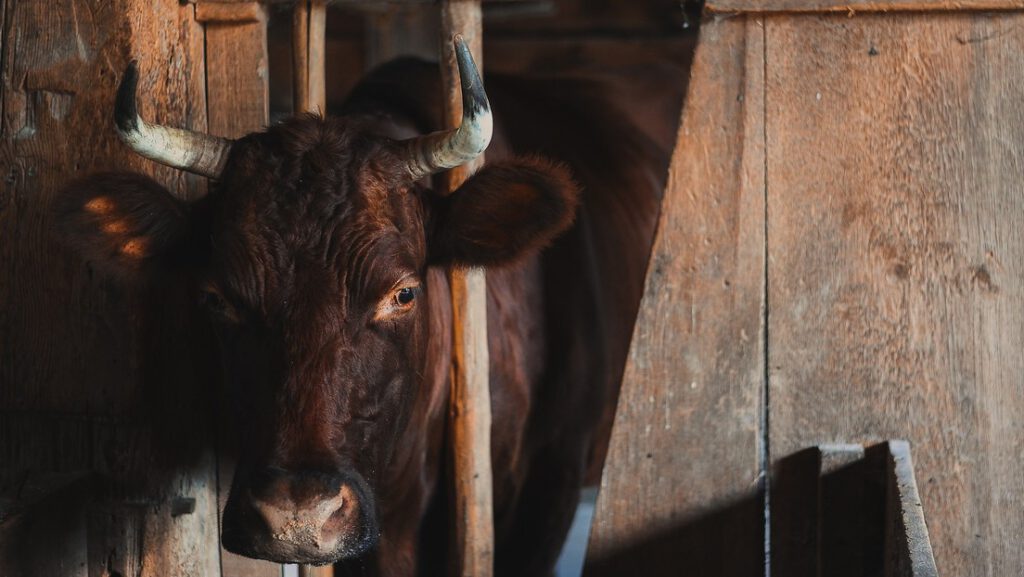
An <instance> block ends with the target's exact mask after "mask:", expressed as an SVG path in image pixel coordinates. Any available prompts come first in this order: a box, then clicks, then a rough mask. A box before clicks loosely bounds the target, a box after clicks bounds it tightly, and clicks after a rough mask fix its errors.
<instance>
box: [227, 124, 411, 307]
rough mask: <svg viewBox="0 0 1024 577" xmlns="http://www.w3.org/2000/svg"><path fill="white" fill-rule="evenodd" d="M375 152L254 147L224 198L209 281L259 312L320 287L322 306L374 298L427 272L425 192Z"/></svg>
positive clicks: (276, 145) (229, 180)
mask: <svg viewBox="0 0 1024 577" xmlns="http://www.w3.org/2000/svg"><path fill="white" fill-rule="evenodd" d="M285 144H287V143H285ZM370 144H371V145H370V146H363V148H361V149H355V150H352V149H345V148H343V147H340V146H338V143H337V142H334V143H333V144H330V145H329V146H327V147H326V149H325V150H307V151H305V152H304V153H303V154H297V155H291V156H286V157H283V158H282V155H281V151H282V150H287V149H288V147H287V146H282V145H281V144H280V143H275V142H269V143H268V142H258V143H256V145H254V146H253V150H252V151H251V152H250V153H249V154H248V155H247V156H246V157H243V158H242V159H241V160H242V161H243V162H239V163H238V166H235V167H232V168H234V169H235V170H236V171H241V172H238V173H237V174H232V175H230V176H229V177H228V178H226V179H225V181H224V182H223V184H222V189H221V194H220V195H218V196H219V197H220V198H219V199H218V203H219V205H220V207H219V210H217V211H216V214H215V216H214V218H213V222H212V223H211V224H212V226H213V227H214V234H213V258H212V262H211V264H212V271H211V272H212V276H214V277H220V279H221V282H222V283H226V284H228V285H230V288H231V289H232V292H236V293H238V294H240V295H241V296H242V297H243V298H244V299H245V300H248V301H250V303H251V304H252V305H254V306H255V305H257V304H260V303H264V304H265V302H266V301H268V300H275V299H277V300H281V299H284V298H286V297H287V294H288V293H291V292H294V291H297V290H301V289H304V288H305V285H308V284H311V283H313V282H316V283H318V284H321V285H322V286H323V287H324V292H323V293H322V294H323V296H324V299H325V300H330V299H331V298H336V297H338V296H343V295H345V294H346V293H348V292H352V291H355V292H366V293H367V294H373V293H374V292H375V291H380V290H384V289H386V288H387V287H388V285H389V283H394V282H395V281H396V278H393V277H399V276H401V275H403V274H407V271H410V270H412V271H416V270H418V269H419V268H421V267H422V263H423V261H424V260H425V246H424V245H425V242H424V230H423V215H422V205H421V203H420V201H419V198H418V196H417V195H418V193H417V192H416V191H412V190H410V185H409V183H404V182H401V180H400V179H399V178H396V177H395V176H394V175H392V174H390V170H389V169H390V166H389V160H390V159H388V158H387V157H386V156H382V155H383V154H385V153H382V152H380V151H379V147H377V148H375V147H374V146H372V144H374V143H372V142H371V143H370ZM300 150H301V149H300ZM254 160H263V161H265V162H262V163H261V162H255V163H254V162H252V161H254ZM275 163H277V164H275ZM246 168H248V169H249V170H248V171H247V172H246V171H244V169H246ZM381 287H383V288H381ZM261 308H262V306H261Z"/></svg>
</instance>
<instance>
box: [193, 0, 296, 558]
mask: <svg viewBox="0 0 1024 577" xmlns="http://www.w3.org/2000/svg"><path fill="white" fill-rule="evenodd" d="M216 6H218V5H217V4H212V5H210V7H216ZM221 6H224V5H221ZM230 6H235V7H246V9H247V10H249V11H251V12H252V14H253V16H252V18H249V19H244V20H238V19H234V20H216V19H212V20H209V21H207V23H206V26H205V29H206V75H207V80H206V85H207V110H208V113H209V131H210V133H212V134H216V135H218V136H225V137H228V138H237V137H239V136H243V135H245V134H248V133H250V132H256V131H258V130H262V129H263V128H264V127H266V125H267V123H268V122H269V113H268V110H269V97H268V94H267V92H268V81H269V75H268V64H267V26H266V21H267V15H266V12H265V9H264V7H263V6H261V5H260V4H258V3H256V2H247V3H238V4H234V5H230ZM202 7H203V4H198V5H197V7H196V8H197V11H198V9H199V8H202ZM221 421H222V422H226V421H227V419H223V418H222V419H221ZM222 433H225V434H222V436H221V445H220V446H221V453H220V454H219V461H218V485H219V487H218V489H219V495H218V497H219V504H220V507H219V509H220V510H223V508H224V504H225V503H226V502H227V498H228V493H229V492H230V488H231V480H232V476H233V474H234V464H233V458H232V453H234V452H235V451H234V449H233V447H232V446H231V443H232V442H233V441H234V439H233V437H231V435H230V434H227V431H222ZM220 558H221V575H222V577H279V576H280V575H281V566H280V565H279V564H277V563H270V562H267V561H257V560H254V559H248V558H246V557H242V556H240V555H236V554H234V553H231V552H230V551H227V550H225V549H221V550H220Z"/></svg>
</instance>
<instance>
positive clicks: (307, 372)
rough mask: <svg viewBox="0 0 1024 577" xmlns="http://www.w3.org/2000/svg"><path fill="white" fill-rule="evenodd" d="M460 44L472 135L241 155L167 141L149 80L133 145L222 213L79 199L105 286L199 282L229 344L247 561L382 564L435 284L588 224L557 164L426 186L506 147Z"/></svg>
mask: <svg viewBox="0 0 1024 577" xmlns="http://www.w3.org/2000/svg"><path fill="white" fill-rule="evenodd" d="M456 44H457V46H456V47H457V55H458V62H459V69H460V74H461V80H462V90H463V102H464V106H463V110H464V113H463V120H462V124H461V126H460V127H459V128H457V129H455V130H452V131H445V132H440V133H435V134H431V135H426V136H421V137H416V138H412V139H409V140H403V141H396V140H391V139H388V138H386V137H383V136H378V135H376V134H375V133H373V132H371V131H370V130H368V129H367V126H366V125H365V124H364V123H363V122H361V121H360V119H358V118H338V119H321V118H317V117H314V116H301V117H297V118H293V119H291V120H288V121H285V122H283V123H281V124H279V125H276V126H273V127H271V128H269V129H267V130H266V131H265V132H262V133H258V134H251V135H249V136H246V137H244V138H241V139H239V140H237V141H228V140H225V139H220V138H215V137H212V136H208V135H205V134H196V133H191V132H187V131H183V130H177V129H171V128H167V127H162V126H157V125H153V124H149V123H147V122H145V121H144V120H142V119H141V118H140V117H139V116H138V115H137V114H136V104H135V101H136V100H135V99H136V95H135V91H136V90H135V89H136V83H137V74H136V72H135V69H134V66H132V67H130V68H129V70H128V72H127V73H126V75H125V79H124V80H123V81H122V85H121V89H120V91H119V94H118V102H117V108H116V115H115V118H116V121H117V125H118V130H119V132H120V134H121V136H122V139H123V140H124V141H125V142H126V143H127V144H128V145H129V146H131V148H132V149H134V150H135V151H136V152H138V153H139V154H141V155H143V156H146V157H148V158H150V159H153V160H156V161H158V162H161V163H164V164H167V165H171V166H174V167H177V168H181V169H184V170H188V171H191V172H194V173H198V174H202V175H205V176H208V177H210V178H212V179H214V183H212V185H211V187H210V193H209V194H208V195H207V196H206V197H205V198H202V199H198V200H195V199H193V200H190V201H186V200H184V199H180V198H177V197H175V196H173V195H172V194H171V193H170V192H169V191H168V190H167V189H165V188H164V187H162V186H160V185H158V184H156V183H155V182H153V181H152V180H150V179H148V178H146V177H143V176H140V175H133V174H125V173H111V174H105V175H96V176H92V177H89V178H86V179H84V180H82V181H79V182H77V183H75V184H73V185H71V186H69V187H68V189H67V190H66V191H65V192H64V193H63V195H62V197H61V199H60V202H61V222H62V226H63V230H64V234H65V235H66V236H67V237H68V238H69V239H70V240H71V242H72V244H73V245H74V246H75V247H76V248H78V249H79V250H81V251H83V252H84V253H85V255H86V257H87V258H89V260H91V261H92V262H93V264H94V266H96V267H97V268H104V269H106V270H107V271H109V272H111V273H113V274H114V275H116V276H120V277H121V278H123V279H138V278H142V277H151V276H152V275H162V276H161V278H162V279H165V280H166V279H168V278H181V279H187V280H188V281H189V282H192V283H193V284H194V285H195V288H196V291H197V293H198V295H199V300H200V301H201V302H202V303H203V305H204V306H205V307H206V308H207V310H208V311H209V314H210V316H211V318H212V319H213V322H214V324H215V326H216V327H217V328H216V330H217V333H218V335H219V341H220V345H221V347H220V348H221V357H222V359H223V365H224V367H225V380H226V382H227V390H228V392H229V395H230V400H231V402H232V405H233V406H234V407H235V410H234V413H235V414H236V415H237V421H238V423H239V424H238V427H239V429H240V432H241V435H240V437H241V438H242V439H243V440H244V443H243V444H244V447H243V450H242V453H241V455H240V459H239V465H238V468H237V470H236V475H235V479H234V482H233V486H232V491H231V495H230V498H229V501H228V504H227V506H226V509H225V513H224V524H223V541H224V544H225V546H226V547H227V548H228V549H230V550H234V551H237V552H240V553H242V554H245V555H248V556H253V557H261V558H265V559H270V560H274V561H279V562H302V563H327V562H331V561H334V560H336V559H339V558H343V557H351V556H355V555H357V554H359V553H361V552H363V551H365V550H366V549H367V548H368V547H370V546H372V545H373V543H374V542H375V540H376V539H377V537H378V533H379V528H378V524H377V522H376V520H375V517H376V512H375V511H376V505H375V495H377V494H379V493H380V489H381V487H379V483H380V477H381V472H382V471H384V470H385V469H386V468H387V467H388V465H389V463H390V460H391V458H392V457H393V455H394V454H395V452H396V446H397V445H399V444H400V443H401V442H402V435H403V433H405V432H406V425H407V424H408V422H409V415H410V411H411V408H412V407H411V406H412V402H413V400H414V398H415V397H416V395H417V389H418V387H419V386H420V385H421V383H422V381H423V375H424V371H425V366H426V363H427V358H426V356H427V347H426V344H427V340H428V336H429V327H430V322H429V321H430V319H429V316H430V307H428V306H426V305H427V298H426V297H427V293H428V291H429V289H430V287H429V286H427V274H426V272H427V269H428V267H436V266H441V267H444V266H491V265H502V264H505V263H509V262H511V261H515V260H516V259H520V258H522V257H523V256H524V255H527V254H530V253H531V252H534V251H536V250H538V249H539V248H540V247H542V246H543V245H544V244H545V243H547V242H548V241H549V240H551V239H552V238H553V236H555V235H556V234H558V233H559V232H561V231H562V230H564V229H565V228H566V227H567V226H568V225H569V223H570V222H571V220H572V217H573V214H574V212H575V205H576V194H577V190H576V187H575V186H574V185H573V183H572V181H571V179H570V178H569V176H568V175H567V173H566V171H565V170H564V169H563V168H561V167H559V166H557V165H553V164H550V163H547V162H544V161H541V160H538V159H518V160H513V161H510V162H507V163H503V164H495V165H490V166H487V167H485V168H484V169H483V170H481V171H480V172H479V173H478V174H476V175H475V176H474V177H473V178H471V179H470V180H468V181H467V182H466V183H465V184H463V185H462V186H461V187H460V188H459V189H458V190H456V191H455V192H454V193H452V194H451V195H449V196H446V197H441V196H439V195H436V194H434V193H432V192H431V191H430V190H428V189H426V188H425V187H423V186H422V185H421V184H418V183H419V182H420V181H421V179H422V177H424V176H426V175H428V174H431V173H435V172H438V171H441V170H444V169H447V168H451V167H454V166H458V165H460V164H463V163H465V162H467V161H468V160H470V159H472V158H474V157H476V156H477V155H479V154H480V153H481V152H482V151H483V149H484V148H485V147H486V146H487V143H488V141H489V139H490V134H491V117H490V109H489V105H488V102H487V98H486V95H485V94H484V92H483V88H482V83H481V81H480V78H479V76H478V74H477V71H476V68H475V67H474V65H473V62H472V59H471V58H470V56H469V52H468V51H467V50H466V48H465V46H464V45H462V44H461V42H459V41H457V42H456ZM445 298H446V297H445ZM412 433H413V434H415V432H412Z"/></svg>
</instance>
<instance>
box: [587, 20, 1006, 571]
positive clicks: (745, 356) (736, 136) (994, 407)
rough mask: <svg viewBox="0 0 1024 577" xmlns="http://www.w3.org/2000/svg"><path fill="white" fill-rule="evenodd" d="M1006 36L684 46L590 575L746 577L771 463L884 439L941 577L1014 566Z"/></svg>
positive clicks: (801, 23)
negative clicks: (670, 143)
mask: <svg viewBox="0 0 1024 577" xmlns="http://www.w3.org/2000/svg"><path fill="white" fill-rule="evenodd" d="M769 4H770V5H773V4H771V3H769ZM761 8H763V6H762V7H761ZM761 8H759V9H761ZM784 8H785V7H782V8H780V10H781V9H784ZM1022 18H1024V16H1022V15H1021V14H1019V13H1007V12H1003V13H994V14H981V13H969V12H960V13H954V12H942V13H940V12H933V13H920V14H909V13H896V14H892V13H890V14H882V13H879V14H853V13H846V12H844V13H842V14H837V15H794V14H767V15H742V14H740V15H735V16H733V17H731V18H725V19H709V20H708V21H707V22H706V23H705V24H704V26H703V28H702V30H701V40H700V43H699V45H698V49H697V56H696V63H695V66H694V69H693V75H692V77H691V82H690V92H689V95H688V101H687V104H686V109H685V112H684V114H683V125H682V127H681V129H680V133H679V138H678V147H677V149H676V156H675V159H674V161H673V169H672V177H671V181H670V185H669V188H668V191H667V193H666V199H665V204H664V211H663V215H662V219H661V224H660V230H659V233H658V237H657V241H656V246H655V253H654V256H653V258H652V261H651V267H650V269H649V271H648V277H647V286H646V293H645V297H644V298H645V300H644V304H643V305H642V310H641V314H640V321H639V324H638V326H637V328H636V332H635V333H634V342H633V349H632V352H631V356H630V361H629V366H628V367H627V373H626V380H625V383H624V389H623V393H622V401H621V404H620V412H619V414H618V418H617V421H616V424H615V430H614V433H613V441H612V446H611V449H610V453H609V461H608V465H607V466H606V470H605V477H604V480H603V482H602V487H601V493H600V496H599V498H598V506H597V512H596V522H595V523H596V524H595V527H594V530H593V533H592V539H591V547H592V551H591V555H592V557H591V559H590V562H589V564H588V574H589V575H603V574H615V573H614V571H609V570H608V569H609V568H612V569H613V570H614V568H616V567H618V568H622V567H632V568H634V569H636V568H637V567H638V565H636V564H634V563H635V562H640V563H641V564H642V565H640V566H642V567H644V568H645V569H646V568H648V567H650V569H651V571H649V572H646V573H645V574H647V575H661V574H665V575H668V574H677V573H674V572H673V571H675V570H678V567H679V565H678V564H673V561H672V560H676V561H678V560H680V559H685V560H692V561H693V564H692V565H686V566H688V567H692V568H693V570H694V572H695V573H694V574H715V575H749V574H753V573H752V572H760V571H761V570H762V568H763V566H764V562H765V555H766V546H765V543H764V540H763V534H764V531H763V526H764V524H765V521H766V512H768V513H770V515H771V516H772V518H776V517H778V516H779V515H780V512H779V511H778V510H777V509H774V507H776V506H781V505H779V504H778V503H775V501H774V500H770V502H769V503H765V491H764V489H765V487H766V485H765V482H764V479H766V478H769V481H770V478H771V476H772V475H774V473H776V472H777V471H776V470H775V469H772V468H770V467H771V465H772V464H777V463H779V461H780V460H782V459H784V458H786V457H787V456H789V455H792V454H793V453H795V452H797V451H799V450H801V449H804V448H807V447H810V446H814V445H819V444H823V443H828V444H832V443H866V444H870V443H873V442H877V441H880V440H883V439H886V438H904V439H908V440H909V441H910V442H911V444H912V446H913V452H914V460H915V464H916V473H917V479H918V484H919V486H920V492H921V499H922V504H923V509H924V513H925V516H926V518H927V520H928V522H929V524H928V528H929V531H930V533H931V541H932V544H933V546H934V551H935V557H936V561H937V564H938V570H939V573H940V574H942V575H957V576H996V575H1008V574H1016V573H1018V572H1019V570H1020V567H1022V566H1024V552H1022V549H1021V548H1020V547H1019V546H1018V541H1019V536H1020V535H1021V534H1022V532H1024V514H1022V512H1024V465H1022V461H1021V458H1020V456H1021V451H1022V448H1024V427H1022V426H1021V422H1022V421H1021V419H1020V417H1019V415H1021V414H1022V412H1024V394H1022V391H1024V356H1022V355H1021V354H1020V353H1021V350H1022V349H1024V294H1022V286H1024V233H1022V230H1024V112H1022V109H1021V107H1020V103H1021V102H1022V101H1024V56H1022V55H1024V51H1022V49H1024V27H1022V26H1021V24H1022V22H1024V20H1022ZM759 526H760V529H758V527H759ZM752 528H754V529H755V531H760V533H755V534H754V535H751V533H750V532H751V529H752ZM777 561H779V560H778V559H773V563H775V562H777ZM672 568H675V569H672ZM775 569H778V564H777V563H776V565H775V566H774V567H773V572H774V570H775ZM659 571H660V572H659ZM782 574H786V573H785V571H782Z"/></svg>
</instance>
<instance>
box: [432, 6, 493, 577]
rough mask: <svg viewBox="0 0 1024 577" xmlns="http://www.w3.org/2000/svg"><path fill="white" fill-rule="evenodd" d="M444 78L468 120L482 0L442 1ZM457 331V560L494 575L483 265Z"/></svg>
mask: <svg viewBox="0 0 1024 577" xmlns="http://www.w3.org/2000/svg"><path fill="white" fill-rule="evenodd" d="M441 31H442V37H441V82H442V86H443V89H444V91H445V98H444V102H445V115H444V118H445V124H446V126H447V127H449V128H450V127H455V126H458V124H459V123H460V122H461V121H462V92H461V88H460V85H459V75H458V67H457V65H456V62H455V52H454V49H453V44H452V39H453V38H454V36H455V35H456V34H461V35H462V37H463V38H465V40H466V43H467V44H468V45H469V47H470V50H471V51H472V53H473V58H474V60H476V63H477V66H479V67H481V70H482V63H483V58H482V53H483V49H482V27H481V11H480V2H479V1H478V0H462V1H459V0H446V1H444V2H442V4H441ZM482 164H483V157H480V158H477V159H476V160H475V161H473V162H471V163H469V164H466V165H464V166H461V167H459V168H456V169H453V170H451V171H449V172H448V173H447V175H446V177H447V181H446V182H445V187H444V188H445V189H446V190H447V192H451V191H454V190H455V189H456V188H458V186H459V185H460V184H462V182H463V181H465V180H466V178H468V177H469V175H470V174H471V173H472V172H473V171H474V170H476V169H477V168H479V167H480V166H481V165H482ZM449 280H450V283H451V290H452V312H453V324H454V338H453V340H452V345H453V351H452V355H453V358H452V389H451V399H450V404H449V425H450V431H451V433H452V445H453V450H454V467H455V538H456V559H457V563H458V566H459V567H460V575H462V576H463V577H469V576H472V577H490V575H491V574H492V571H493V564H494V562H493V559H494V545H493V541H494V534H493V533H494V528H493V514H492V507H491V489H492V487H491V398H490V388H489V383H488V370H489V367H490V363H489V360H488V351H487V296H486V293H487V287H486V277H485V275H484V271H483V270H469V271H460V270H454V271H452V272H451V275H450V279H449Z"/></svg>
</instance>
